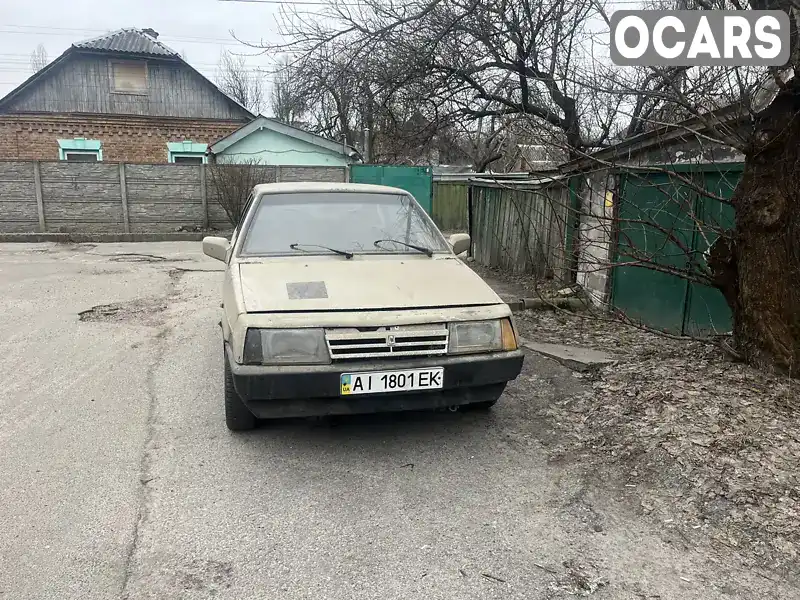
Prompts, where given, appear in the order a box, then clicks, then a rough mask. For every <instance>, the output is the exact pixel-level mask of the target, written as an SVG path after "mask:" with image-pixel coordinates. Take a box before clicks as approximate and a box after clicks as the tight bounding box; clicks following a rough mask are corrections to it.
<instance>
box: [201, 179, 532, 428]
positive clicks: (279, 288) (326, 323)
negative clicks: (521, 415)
mask: <svg viewBox="0 0 800 600" xmlns="http://www.w3.org/2000/svg"><path fill="white" fill-rule="evenodd" d="M468 245H469V237H468V236H466V235H465V234H459V235H456V236H453V237H452V238H451V239H450V240H449V241H448V240H445V238H444V236H443V235H442V234H441V232H440V231H439V230H438V229H437V227H436V225H435V224H434V223H433V221H432V220H431V219H430V217H429V216H428V215H427V214H426V213H425V211H424V210H423V209H422V208H421V207H420V206H419V204H418V203H417V202H416V200H415V199H414V198H413V197H412V196H411V195H410V194H408V193H407V192H405V191H403V190H400V189H396V188H391V187H384V186H375V185H363V184H322V183H293V184H264V185H259V186H256V187H255V188H254V189H253V192H252V193H251V195H250V198H249V199H248V202H247V205H246V207H245V212H244V214H243V219H242V222H241V224H240V226H239V228H237V230H236V231H235V232H234V234H233V235H232V237H231V240H230V241H228V240H227V239H225V238H205V239H204V240H203V250H204V252H205V253H206V254H207V255H209V256H211V257H213V258H217V259H219V260H222V261H224V262H225V263H226V265H227V268H226V269H225V277H224V284H223V317H222V321H221V324H222V335H223V346H224V357H223V358H224V361H225V362H224V367H225V407H226V421H227V424H228V427H229V428H231V429H234V430H236V429H250V428H252V427H254V426H255V424H256V419H257V418H262V419H266V418H279V417H298V416H315V415H331V414H348V413H369V412H384V411H402V410H418V409H432V408H441V407H459V406H473V407H482V408H488V407H490V406H491V405H493V404H494V403H495V402H496V401H497V399H498V398H499V397H500V395H501V394H502V392H503V389H504V387H505V385H506V382H508V381H509V380H512V379H514V378H515V377H516V376H517V375H518V374H519V372H520V369H521V367H522V361H523V356H522V352H521V351H520V350H519V349H518V340H517V336H516V332H515V329H514V324H513V321H512V318H511V311H510V309H509V307H508V306H507V305H506V304H505V303H504V302H503V301H502V300H501V299H500V298H499V297H498V296H497V294H496V293H495V292H494V291H493V290H492V289H491V288H490V287H489V286H488V285H487V284H486V283H485V282H484V281H483V280H482V279H481V278H480V277H479V276H478V275H477V274H475V273H474V272H473V271H472V270H471V269H470V268H469V267H468V266H467V265H465V264H464V263H463V262H462V261H461V260H460V259H459V258H458V257H457V256H456V252H463V251H464V250H465V249H466V248H467V247H468ZM454 251H455V252H454Z"/></svg>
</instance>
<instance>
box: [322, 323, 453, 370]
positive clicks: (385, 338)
mask: <svg viewBox="0 0 800 600" xmlns="http://www.w3.org/2000/svg"><path fill="white" fill-rule="evenodd" d="M325 341H326V342H327V344H328V351H329V352H330V354H331V359H332V360H334V361H344V360H357V359H362V358H387V359H392V358H408V357H415V356H419V357H424V356H441V355H443V354H447V325H446V324H443V323H437V324H430V325H400V326H395V327H377V328H369V330H367V329H365V328H360V329H357V328H344V327H337V328H333V329H326V330H325Z"/></svg>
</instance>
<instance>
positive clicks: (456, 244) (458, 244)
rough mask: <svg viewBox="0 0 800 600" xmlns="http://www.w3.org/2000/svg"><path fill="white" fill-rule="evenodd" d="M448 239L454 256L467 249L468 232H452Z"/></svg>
mask: <svg viewBox="0 0 800 600" xmlns="http://www.w3.org/2000/svg"><path fill="white" fill-rule="evenodd" d="M448 241H449V242H450V246H451V247H452V248H453V254H455V255H456V256H458V255H459V254H461V253H462V252H466V251H467V250H469V243H470V237H469V234H468V233H454V234H453V235H451V236H450V239H449V240H448Z"/></svg>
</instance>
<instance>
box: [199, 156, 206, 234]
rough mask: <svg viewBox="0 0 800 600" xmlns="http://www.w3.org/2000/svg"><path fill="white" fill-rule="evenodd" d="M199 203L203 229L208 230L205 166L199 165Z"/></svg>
mask: <svg viewBox="0 0 800 600" xmlns="http://www.w3.org/2000/svg"><path fill="white" fill-rule="evenodd" d="M200 202H201V203H202V205H203V229H208V190H207V189H206V165H205V164H203V165H200Z"/></svg>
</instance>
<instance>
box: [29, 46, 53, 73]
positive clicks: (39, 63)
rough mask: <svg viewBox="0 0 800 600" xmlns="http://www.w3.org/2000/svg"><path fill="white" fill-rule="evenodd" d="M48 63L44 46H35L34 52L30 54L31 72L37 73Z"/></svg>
mask: <svg viewBox="0 0 800 600" xmlns="http://www.w3.org/2000/svg"><path fill="white" fill-rule="evenodd" d="M48 62H50V61H49V60H48V58H47V50H46V49H45V47H44V45H42V44H39V45H38V46H36V50H34V51H33V52H31V72H32V73H38V72H39V71H41V70H42V69H44V68H45V67H46V66H47V63H48Z"/></svg>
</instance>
